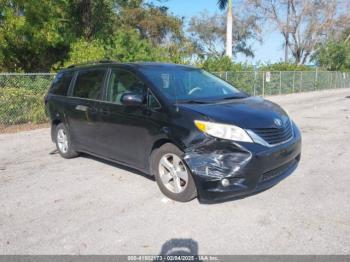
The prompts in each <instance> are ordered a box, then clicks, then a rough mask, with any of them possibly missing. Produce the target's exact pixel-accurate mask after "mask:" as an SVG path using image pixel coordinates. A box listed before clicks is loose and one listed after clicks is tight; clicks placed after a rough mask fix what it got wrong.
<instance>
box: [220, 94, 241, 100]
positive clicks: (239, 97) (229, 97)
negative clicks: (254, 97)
mask: <svg viewBox="0 0 350 262" xmlns="http://www.w3.org/2000/svg"><path fill="white" fill-rule="evenodd" d="M245 97H246V96H242V95H240V96H227V97H223V98H222V99H225V100H229V99H241V98H245Z"/></svg>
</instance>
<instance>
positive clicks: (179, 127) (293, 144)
mask: <svg viewBox="0 0 350 262" xmlns="http://www.w3.org/2000/svg"><path fill="white" fill-rule="evenodd" d="M45 104H46V108H47V112H48V114H49V117H50V119H51V124H52V128H51V136H52V141H53V142H55V143H56V146H57V150H58V152H59V154H60V155H61V156H62V157H64V158H72V157H76V156H78V155H79V153H81V152H83V153H87V154H91V155H95V156H97V157H100V158H103V159H107V160H110V161H114V162H117V163H120V164H122V165H126V166H129V167H132V168H134V169H137V170H140V171H142V172H144V173H146V174H149V175H151V176H154V177H155V179H156V181H157V183H158V186H159V188H160V190H161V191H162V192H163V193H164V194H165V195H166V196H168V197H169V198H171V199H174V200H177V201H182V202H185V201H190V200H191V199H193V198H195V197H198V199H199V200H200V201H202V202H212V201H218V200H220V201H221V200H226V199H231V198H240V197H243V196H247V195H251V194H253V193H256V192H259V191H262V190H265V189H267V188H269V187H271V186H273V185H275V184H277V183H278V182H280V181H281V180H282V179H284V178H285V177H287V176H288V175H290V174H291V173H292V172H293V171H294V170H295V168H296V167H297V165H298V163H299V160H300V153H301V134H300V131H299V129H298V128H297V126H296V125H295V123H294V122H293V121H292V120H291V119H290V117H289V116H288V115H287V113H286V112H285V111H284V110H283V109H282V108H281V107H279V106H278V105H276V104H274V103H272V102H270V101H267V100H264V99H263V98H261V97H253V96H249V95H247V94H246V93H244V92H241V91H239V90H238V89H236V88H235V87H233V86H232V85H231V84H229V83H227V82H225V81H224V80H222V79H220V78H218V77H216V76H214V75H212V74H210V73H208V72H206V71H204V70H202V69H198V68H195V67H191V66H184V65H175V64H164V63H128V64H118V63H114V62H103V61H101V62H98V63H91V64H86V65H77V66H71V67H69V68H67V69H65V70H62V71H61V72H59V73H58V74H57V76H56V78H55V80H54V81H53V83H52V86H51V88H50V90H49V92H48V94H47V96H46V98H45Z"/></svg>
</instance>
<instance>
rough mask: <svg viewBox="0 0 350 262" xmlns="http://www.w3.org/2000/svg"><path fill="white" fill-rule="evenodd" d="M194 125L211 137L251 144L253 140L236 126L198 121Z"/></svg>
mask: <svg viewBox="0 0 350 262" xmlns="http://www.w3.org/2000/svg"><path fill="white" fill-rule="evenodd" d="M194 123H195V125H196V127H197V128H198V129H199V130H200V131H202V132H204V133H206V134H208V135H211V136H213V137H217V138H222V139H228V140H234V141H240V142H248V143H253V140H252V139H251V138H250V136H249V135H248V134H247V132H246V131H244V130H243V129H242V128H240V127H238V126H234V125H225V124H218V123H212V122H206V121H200V120H195V121H194Z"/></svg>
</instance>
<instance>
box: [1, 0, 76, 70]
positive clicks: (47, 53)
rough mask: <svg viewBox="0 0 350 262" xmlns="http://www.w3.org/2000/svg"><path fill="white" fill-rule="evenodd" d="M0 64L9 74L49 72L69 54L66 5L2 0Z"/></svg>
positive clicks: (33, 0)
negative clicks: (10, 72) (16, 72)
mask: <svg viewBox="0 0 350 262" xmlns="http://www.w3.org/2000/svg"><path fill="white" fill-rule="evenodd" d="M0 6H1V20H0V57H2V60H0V64H1V67H2V68H5V69H6V70H7V71H47V70H49V69H50V67H51V65H52V64H53V63H55V62H56V61H57V60H60V59H63V58H64V57H65V56H66V55H67V52H68V46H69V39H70V38H69V36H68V35H67V34H66V33H65V32H66V24H65V23H62V21H63V20H65V19H66V18H65V14H64V12H63V10H64V9H65V7H66V6H65V2H64V1H63V0H58V1H55V2H53V1H37V0H26V1H23V0H22V1H21V0H11V1H10V0H0Z"/></svg>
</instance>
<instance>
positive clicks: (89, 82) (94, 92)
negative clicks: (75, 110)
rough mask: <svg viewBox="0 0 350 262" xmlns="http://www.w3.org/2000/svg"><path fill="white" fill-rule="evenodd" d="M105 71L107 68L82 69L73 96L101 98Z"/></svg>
mask: <svg viewBox="0 0 350 262" xmlns="http://www.w3.org/2000/svg"><path fill="white" fill-rule="evenodd" d="M105 73H106V70H105V69H93V70H85V71H80V72H79V73H78V76H77V79H76V81H75V87H74V91H73V96H75V97H81V98H88V99H94V100H99V99H101V97H102V85H103V80H104V76H105Z"/></svg>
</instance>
